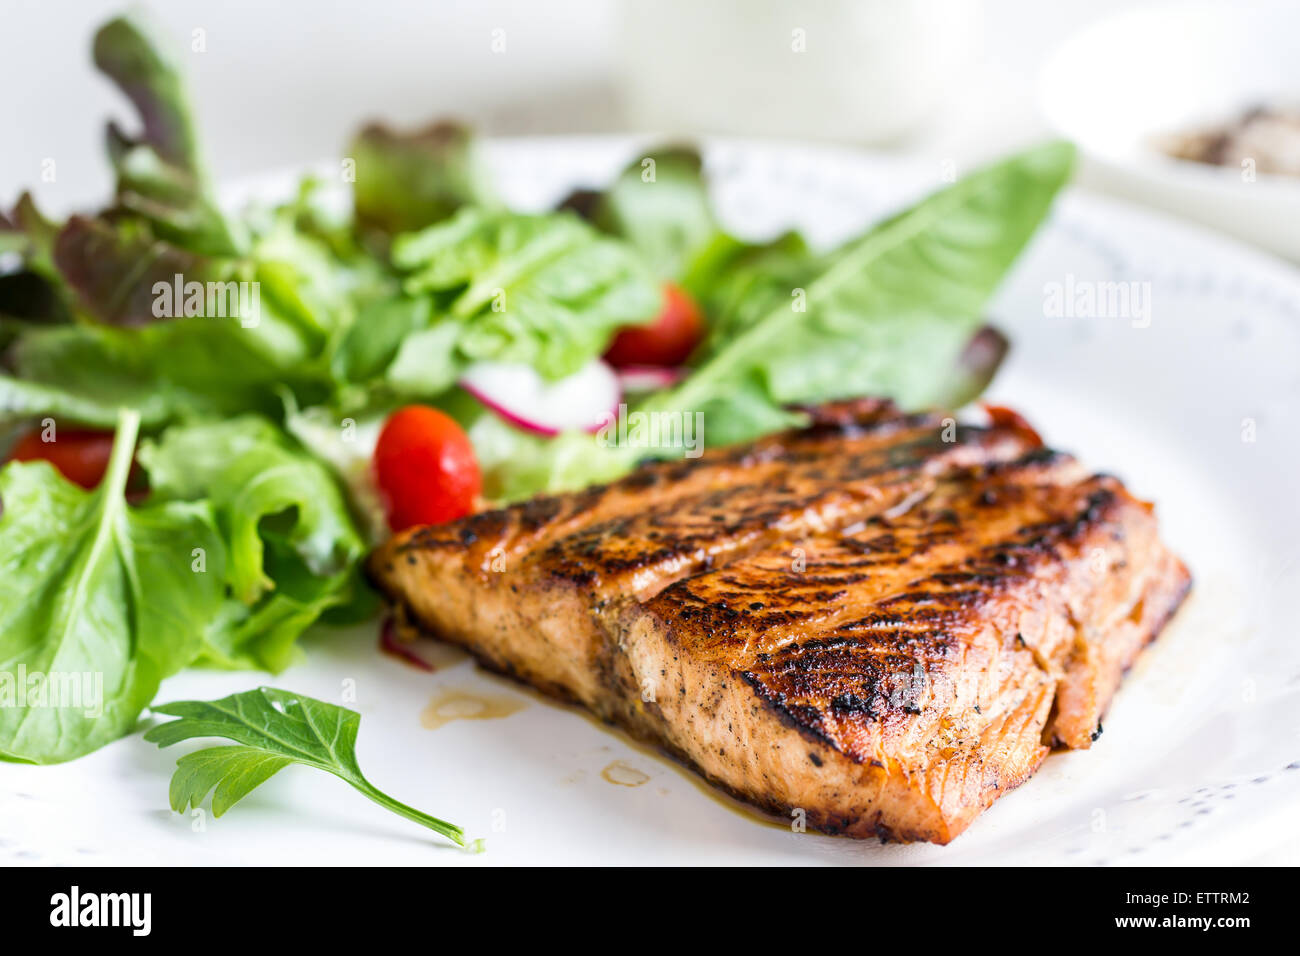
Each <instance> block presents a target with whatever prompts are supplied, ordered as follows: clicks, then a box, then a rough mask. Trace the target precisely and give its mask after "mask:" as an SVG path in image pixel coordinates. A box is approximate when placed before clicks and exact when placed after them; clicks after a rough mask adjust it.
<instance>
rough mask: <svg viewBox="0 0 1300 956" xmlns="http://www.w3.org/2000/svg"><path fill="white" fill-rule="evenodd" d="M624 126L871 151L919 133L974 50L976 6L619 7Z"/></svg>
mask: <svg viewBox="0 0 1300 956" xmlns="http://www.w3.org/2000/svg"><path fill="white" fill-rule="evenodd" d="M618 6H619V16H618V29H619V41H620V50H621V54H622V55H621V57H620V60H621V62H620V64H619V68H620V70H621V73H622V93H623V99H624V106H625V109H626V119H627V121H628V123H629V125H630V126H631V127H633V128H636V129H639V130H654V131H657V132H665V133H730V134H736V135H758V136H769V135H770V136H799V137H812V138H818V139H836V140H843V141H849V142H866V143H880V142H887V141H890V140H897V139H900V138H903V137H905V136H907V135H909V134H912V133H915V132H917V131H918V130H919V129H920V128H921V127H922V126H923V125H924V124H925V123H926V121H928V120H929V119H930V118H931V117H933V116H934V115H935V114H936V112H937V111H938V108H939V107H940V106H941V105H942V103H943V100H944V97H945V95H946V94H947V93H948V92H949V91H950V90H951V89H952V84H953V83H954V82H956V81H958V79H959V74H960V73H961V71H962V70H964V69H966V68H967V66H968V65H969V63H970V60H971V57H972V51H973V50H974V49H975V47H976V45H977V38H976V31H977V30H978V29H979V26H980V23H981V22H982V10H981V6H980V3H979V0H806V2H803V3H794V2H789V0H623V2H622V3H621V4H619V5H618Z"/></svg>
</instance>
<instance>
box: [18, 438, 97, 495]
mask: <svg viewBox="0 0 1300 956" xmlns="http://www.w3.org/2000/svg"><path fill="white" fill-rule="evenodd" d="M43 434H44V430H43V429H39V428H37V429H33V430H32V431H30V432H28V433H27V434H26V435H24V436H23V437H22V438H20V439H18V442H17V443H16V444H15V445H14V447H13V451H11V452H10V453H9V457H10V458H11V459H13V460H14V461H48V462H49V463H50V464H51V465H53V466H54V467H55V468H57V469H58V470H59V472H60V473H62V475H63V477H64V478H67V479H68V480H69V481H71V482H73V483H75V484H78V485H81V487H83V488H87V489H90V488H94V487H96V486H97V485H98V484H99V483H100V481H101V480H102V479H103V477H104V472H105V471H106V470H107V469H108V458H109V456H110V455H111V454H112V453H113V433H112V432H107V431H98V430H95V429H90V428H59V429H56V430H55V432H54V435H53V440H52V441H45V440H44V438H43Z"/></svg>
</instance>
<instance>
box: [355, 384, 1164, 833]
mask: <svg viewBox="0 0 1300 956" xmlns="http://www.w3.org/2000/svg"><path fill="white" fill-rule="evenodd" d="M810 419H811V422H812V423H811V424H810V426H809V427H808V428H806V429H802V430H798V431H794V432H787V433H784V434H781V435H775V436H771V437H769V438H767V439H763V440H762V441H759V442H756V443H754V444H752V445H748V446H743V447H738V448H728V449H721V450H716V451H711V452H709V453H706V454H705V455H704V456H703V457H701V458H700V459H698V460H696V461H690V462H671V463H661V464H652V465H647V466H643V467H642V468H641V469H639V470H638V471H636V472H634V473H633V474H631V475H629V476H628V477H626V478H624V479H622V480H621V481H618V482H614V483H612V484H610V485H605V486H601V487H597V488H590V489H587V490H586V491H583V492H578V493H576V494H570V495H557V496H551V497H543V498H538V499H535V500H533V501H530V502H527V503H524V504H521V505H516V506H514V507H511V508H507V509H503V510H499V511H491V512H486V513H483V514H480V515H476V516H473V517H471V518H467V519H464V520H463V521H460V522H456V523H453V524H449V525H444V526H440V527H435V528H424V529H417V530H415V531H412V532H408V533H406V534H403V535H399V536H398V537H397V538H395V539H394V540H393V541H391V542H389V543H388V544H387V545H386V546H385V547H384V548H381V549H380V550H379V551H377V552H376V554H375V556H374V557H373V558H372V562H371V571H372V574H373V576H374V577H375V579H376V580H377V581H378V582H379V584H380V586H381V587H382V588H383V589H384V590H385V591H386V592H387V593H388V594H389V595H390V596H391V597H392V598H394V599H395V600H398V601H400V602H401V603H402V604H403V605H404V607H405V609H406V611H407V612H408V613H409V614H410V616H411V617H412V618H413V619H414V620H417V621H419V622H420V623H421V624H422V625H423V626H425V627H426V628H428V629H429V630H430V631H432V632H433V633H435V634H438V635H440V636H442V637H444V638H446V639H448V640H451V641H455V642H457V643H460V644H463V645H464V646H466V647H468V648H469V649H470V650H471V651H473V652H474V653H475V654H476V655H477V656H478V657H479V658H480V660H482V661H483V662H484V663H486V664H487V665H488V666H491V667H494V668H496V669H498V670H502V671H504V672H506V673H509V674H511V675H513V676H515V677H517V678H519V679H521V680H525V681H529V682H531V683H533V684H535V685H537V686H538V687H540V688H541V689H543V690H545V691H547V692H549V693H552V694H555V695H557V696H560V697H563V698H565V699H568V700H573V701H577V702H579V703H581V704H583V705H585V706H587V707H588V708H590V709H591V710H593V711H594V712H595V713H596V714H597V715H599V716H600V717H602V718H604V719H606V720H610V721H613V722H616V723H619V724H621V725H622V726H624V727H625V728H627V729H628V730H629V731H631V732H632V733H633V734H635V735H637V736H639V737H641V738H643V739H647V740H650V741H652V742H655V743H657V744H659V745H660V746H662V747H663V748H664V749H666V750H667V751H669V752H670V753H672V754H674V755H675V756H677V757H678V758H680V759H682V760H683V761H685V762H687V763H688V764H690V765H691V766H693V767H694V768H696V769H697V770H698V771H699V772H701V773H702V774H703V775H705V776H706V777H707V778H709V779H710V780H712V781H713V782H714V783H716V784H717V785H719V786H721V787H724V788H725V789H727V790H728V791H730V792H731V793H733V794H735V795H737V796H739V797H741V798H743V799H746V800H749V801H751V802H753V803H755V804H757V805H758V806H760V807H763V808H765V809H767V810H770V811H773V812H777V813H781V814H788V813H789V812H790V810H791V809H792V808H798V809H801V810H803V811H804V813H805V814H806V815H807V820H808V823H809V825H811V826H814V827H816V828H819V829H822V830H825V831H828V832H835V833H845V834H848V835H851V836H868V835H872V834H875V835H879V836H884V837H888V838H890V839H898V840H931V841H935V842H940V843H946V842H948V841H949V840H951V839H952V838H953V837H954V836H956V835H957V834H958V833H960V832H961V831H962V830H963V829H964V828H965V827H966V826H968V825H969V824H970V822H971V821H972V820H973V819H974V818H975V817H976V816H977V815H978V814H979V813H980V812H981V811H982V810H983V809H985V808H986V807H987V806H988V805H989V804H990V803H991V802H992V801H993V800H994V799H996V797H997V796H999V795H1000V794H1002V793H1004V792H1005V791H1006V790H1008V789H1010V788H1012V787H1014V786H1017V785H1018V784H1020V783H1021V782H1023V781H1024V780H1025V779H1027V778H1028V777H1029V775H1030V774H1032V773H1033V771H1034V770H1035V769H1036V768H1037V767H1038V765H1039V764H1040V763H1041V761H1042V760H1043V759H1044V757H1045V756H1046V755H1047V753H1048V751H1049V750H1050V748H1051V747H1053V746H1066V747H1080V748H1081V747H1088V746H1091V744H1092V741H1093V739H1094V734H1095V731H1096V728H1097V726H1098V724H1099V722H1100V719H1101V716H1102V714H1103V713H1104V711H1105V709H1106V707H1107V705H1108V704H1109V702H1110V699H1111V696H1112V695H1113V693H1114V691H1115V689H1116V688H1117V686H1118V684H1119V681H1120V679H1121V677H1122V674H1123V672H1124V670H1125V669H1126V668H1127V667H1128V666H1129V665H1130V664H1131V663H1132V662H1133V660H1134V658H1135V657H1136V655H1137V654H1138V653H1139V651H1140V650H1141V648H1142V647H1143V646H1144V645H1145V644H1146V643H1147V642H1148V641H1150V640H1152V639H1153V638H1154V637H1155V635H1156V634H1157V633H1158V632H1159V630H1160V628H1161V627H1162V626H1163V624H1164V623H1165V621H1166V620H1167V619H1168V618H1169V616H1170V615H1171V614H1172V613H1173V611H1174V610H1175V609H1176V608H1177V606H1178V604H1179V603H1180V601H1181V600H1182V598H1183V596H1184V595H1185V593H1186V591H1187V589H1188V587H1189V577H1188V574H1187V571H1186V569H1185V568H1184V567H1183V565H1182V563H1181V562H1180V561H1179V560H1178V559H1177V558H1176V557H1174V556H1173V555H1172V554H1171V553H1170V552H1168V551H1167V550H1166V549H1165V548H1164V546H1163V545H1162V544H1161V542H1160V541H1159V539H1158V537H1157V535H1156V525H1155V519H1154V517H1153V515H1152V513H1151V509H1150V506H1149V505H1146V504H1144V503H1142V502H1140V501H1137V500H1136V499H1134V498H1133V497H1132V496H1130V495H1129V494H1128V492H1127V491H1125V489H1124V488H1123V486H1122V485H1121V484H1120V483H1119V481H1118V480H1116V479H1114V478H1111V477H1108V476H1100V475H1089V474H1087V472H1086V471H1085V470H1084V469H1082V467H1081V466H1080V465H1079V464H1078V463H1077V462H1076V461H1075V460H1074V459H1073V458H1071V457H1070V456H1068V455H1064V454H1061V453H1059V452H1055V451H1052V450H1050V449H1046V448H1042V447H1040V446H1038V445H1037V444H1036V443H1035V442H1034V441H1033V440H1032V438H1031V437H1029V436H1028V435H1027V434H1026V433H1025V431H1024V430H1023V429H1013V428H1010V427H998V426H994V427H991V428H974V427H970V426H966V427H962V428H957V429H952V428H950V429H948V430H946V432H945V429H944V427H943V426H944V420H943V419H942V418H941V417H940V416H938V415H934V414H923V415H902V414H900V413H898V412H897V411H896V410H894V409H893V407H892V406H890V405H889V404H888V403H885V402H878V401H862V402H850V403H839V404H835V405H830V406H823V407H821V408H818V409H812V410H810ZM945 439H951V440H945ZM494 559H500V561H501V562H502V563H503V564H504V570H493V568H494V567H498V565H497V564H494V563H493V560H494ZM814 758H815V759H814Z"/></svg>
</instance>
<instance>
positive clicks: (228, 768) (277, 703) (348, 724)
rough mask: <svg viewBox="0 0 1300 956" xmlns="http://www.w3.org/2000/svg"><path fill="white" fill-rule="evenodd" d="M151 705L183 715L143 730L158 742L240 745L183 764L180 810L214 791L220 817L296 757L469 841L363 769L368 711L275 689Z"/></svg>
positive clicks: (177, 778) (175, 792)
mask: <svg viewBox="0 0 1300 956" xmlns="http://www.w3.org/2000/svg"><path fill="white" fill-rule="evenodd" d="M151 709H152V710H153V711H155V712H156V713H160V714H168V715H170V716H173V717H178V718H180V719H179V720H173V721H169V722H167V723H165V724H159V725H158V726H156V727H152V728H150V730H149V731H148V733H146V734H145V735H144V739H145V740H148V741H150V742H153V743H156V744H158V746H159V747H167V746H170V745H171V744H174V743H178V742H180V741H182V740H188V739H190V738H192V737H224V738H226V739H227V740H233V741H235V743H236V744H237V745H238V746H232V747H209V748H207V749H205V750H197V751H195V752H194V753H191V754H186V755H185V756H184V757H182V758H181V759H180V760H178V761H177V762H176V772H175V773H174V774H173V775H172V782H171V795H170V796H171V806H172V809H173V810H175V811H176V812H177V813H183V812H184V811H185V810H186V808H187V807H192V806H194V807H196V806H198V805H199V804H200V803H202V802H203V798H204V797H205V796H206V795H207V794H208V792H209V791H214V792H213V794H212V812H213V814H214V815H215V816H221V815H222V814H223V813H225V812H226V811H227V810H229V809H230V808H231V807H232V806H234V805H235V804H236V803H238V802H239V801H240V800H241V799H243V798H244V797H245V796H247V795H248V794H249V793H250V792H252V791H253V790H254V789H255V788H256V787H257V786H258V785H259V784H262V783H265V782H266V781H267V780H269V779H270V778H271V777H273V776H274V775H275V774H276V772H277V771H279V770H281V769H282V768H284V767H287V766H289V765H290V764H294V763H297V764H303V765H304V766H308V767H315V768H316V769H317V770H324V771H326V772H327V773H332V774H334V775H335V776H336V777H339V778H341V779H343V780H346V781H347V782H348V783H350V784H351V785H352V786H353V787H355V788H356V789H357V790H359V791H361V793H363V794H365V795H366V796H367V797H369V798H370V799H371V800H373V801H374V802H375V803H377V804H379V805H380V806H381V807H385V808H387V809H389V810H392V811H393V812H394V813H396V814H399V815H401V816H404V817H406V818H407V819H408V820H414V821H415V822H416V823H418V824H420V825H421V826H424V827H428V828H429V829H430V830H433V831H435V832H436V833H441V834H442V835H443V836H445V837H446V838H447V839H449V840H451V841H452V842H453V843H455V844H456V845H457V846H465V831H464V830H462V829H461V828H460V827H458V826H456V825H455V824H452V823H447V822H446V821H445V820H439V819H438V818H436V817H432V816H430V815H429V814H427V813H422V812H421V811H419V810H416V809H414V808H413V807H408V806H407V805H406V804H404V803H399V802H398V801H396V800H394V799H393V798H392V797H390V796H388V795H387V794H385V793H383V792H382V791H380V790H379V789H378V788H376V787H375V786H374V785H373V784H372V783H371V782H370V781H369V780H367V779H366V778H365V777H364V776H363V775H362V773H361V768H360V767H359V766H358V765H357V758H356V750H355V747H356V740H357V728H358V726H360V723H361V715H360V714H358V713H357V712H356V711H354V710H348V709H347V708H346V707H338V706H335V705H334V704H327V703H325V702H324V701H319V700H314V699H312V698H310V697H304V696H303V695H301V694H294V693H291V692H289V691H286V690H278V689H276V688H274V687H259V688H257V689H256V690H250V691H244V692H243V693H239V694H232V695H231V696H229V697H224V698H222V699H221V700H214V701H200V700H183V701H176V702H174V703H171V704H159V705H156V706H154V707H152V708H151Z"/></svg>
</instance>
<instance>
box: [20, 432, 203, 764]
mask: <svg viewBox="0 0 1300 956" xmlns="http://www.w3.org/2000/svg"><path fill="white" fill-rule="evenodd" d="M138 427H139V420H138V418H137V416H136V415H135V414H134V413H130V412H126V413H123V414H122V416H121V419H120V423H119V426H118V430H117V438H116V441H115V444H114V447H113V454H112V458H111V460H110V462H109V466H108V470H107V472H106V474H105V477H104V480H103V481H102V482H101V484H100V486H99V488H97V489H96V490H95V491H84V490H82V489H81V488H78V487H77V486H76V485H73V484H72V483H71V482H69V481H67V480H66V479H64V478H63V477H62V476H60V475H59V474H58V472H56V471H55V470H54V468H53V467H51V466H50V465H49V464H48V463H46V462H34V463H31V464H23V463H17V462H11V463H10V464H8V465H6V466H5V467H4V469H3V470H0V500H3V508H4V511H3V515H2V516H0V622H2V626H0V661H3V662H4V666H3V668H0V702H2V703H3V704H4V706H0V757H3V758H5V759H9V760H20V761H28V762H31V763H57V762H60V761H64V760H71V759H72V758H74V757H79V756H81V755H83V754H87V753H90V752H91V751H92V750H95V749H97V748H99V747H101V746H103V745H104V744H106V743H109V742H110V741H112V740H115V739H117V738H118V737H120V736H121V735H123V734H125V733H127V732H128V731H130V730H131V729H132V727H134V725H135V721H136V718H137V717H138V715H139V714H140V711H141V710H142V709H143V708H144V707H145V705H147V704H148V703H149V701H151V700H152V699H153V696H154V694H155V693H156V692H157V690H158V684H159V682H160V681H161V680H162V679H163V678H164V677H167V676H168V675H170V674H174V673H175V672H176V671H178V670H180V669H181V668H182V667H184V666H186V665H187V664H189V663H190V661H191V660H193V658H194V656H195V655H196V654H197V653H198V651H199V648H200V645H201V643H202V641H203V634H204V632H205V630H206V629H207V628H208V626H209V622H210V621H211V619H212V618H213V617H214V616H215V615H216V614H217V612H218V610H219V608H220V607H221V605H222V602H223V600H224V591H225V589H224V583H223V578H224V567H223V561H224V554H225V548H224V544H223V542H222V540H221V536H220V534H219V533H218V531H217V528H216V518H215V515H214V514H213V512H212V509H211V507H210V506H209V505H208V504H207V502H203V501H199V502H179V501H172V502H160V503H150V504H147V505H145V506H143V507H130V506H128V505H127V503H126V500H125V498H124V496H123V493H124V490H125V488H126V481H127V476H128V474H129V472H130V466H131V453H132V450H133V448H134V446H135V438H136V433H137V429H138Z"/></svg>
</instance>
